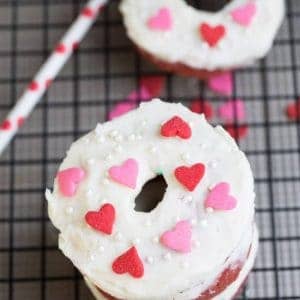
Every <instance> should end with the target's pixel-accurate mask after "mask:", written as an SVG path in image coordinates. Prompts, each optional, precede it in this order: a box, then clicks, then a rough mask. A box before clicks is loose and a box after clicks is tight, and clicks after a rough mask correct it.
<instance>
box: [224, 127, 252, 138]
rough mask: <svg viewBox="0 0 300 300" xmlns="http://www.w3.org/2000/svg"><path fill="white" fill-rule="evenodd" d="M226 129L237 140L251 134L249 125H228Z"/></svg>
mask: <svg viewBox="0 0 300 300" xmlns="http://www.w3.org/2000/svg"><path fill="white" fill-rule="evenodd" d="M224 128H225V130H226V131H227V132H228V133H229V134H230V135H231V136H232V137H233V138H234V139H236V140H239V139H242V138H245V137H246V136H247V135H248V133H249V126H248V125H235V124H227V125H225V126H224Z"/></svg>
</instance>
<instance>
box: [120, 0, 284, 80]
mask: <svg viewBox="0 0 300 300" xmlns="http://www.w3.org/2000/svg"><path fill="white" fill-rule="evenodd" d="M120 10H121V12H122V14H123V19H124V24H125V27H126V29H127V34H128V36H129V38H130V39H131V40H132V41H133V43H134V44H135V45H136V46H137V48H138V49H139V51H140V52H141V53H142V54H143V55H144V56H145V57H146V58H147V59H149V60H150V61H152V62H153V63H155V64H156V65H158V66H159V67H160V68H162V69H165V70H167V71H171V72H175V73H178V74H181V75H187V76H195V77H198V78H200V79H207V78H208V77H210V76H213V75H216V74H219V73H221V72H224V71H225V70H229V69H235V68H238V67H242V66H245V65H249V64H251V63H253V62H254V61H255V60H257V59H258V58H261V57H263V56H265V55H266V53H267V52H268V51H269V49H270V48H271V46H272V43H273V40H274V37H275V34H276V32H277V30H278V28H279V26H280V24H281V22H282V19H283V16H284V11H285V4H284V0H232V1H228V4H227V5H225V6H224V7H223V9H221V10H219V11H217V12H207V11H204V10H200V9H196V8H194V7H192V6H191V5H189V4H188V3H187V2H186V1H185V0H153V1H148V0H140V1H135V0H122V2H121V6H120Z"/></svg>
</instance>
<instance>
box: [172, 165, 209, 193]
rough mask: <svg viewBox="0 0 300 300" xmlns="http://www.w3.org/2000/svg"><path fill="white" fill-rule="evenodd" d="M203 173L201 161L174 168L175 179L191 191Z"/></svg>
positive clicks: (203, 168) (203, 167)
mask: <svg viewBox="0 0 300 300" xmlns="http://www.w3.org/2000/svg"><path fill="white" fill-rule="evenodd" d="M204 173H205V166H204V165H203V164H201V163H198V164H195V165H193V166H191V167H186V166H181V167H178V168H176V170H175V177H176V179H177V180H178V181H179V182H180V183H181V184H182V185H183V186H185V187H186V188H187V189H188V190H189V191H191V192H192V191H193V190H194V189H195V188H196V187H197V185H198V183H199V182H200V181H201V179H202V178H203V176H204Z"/></svg>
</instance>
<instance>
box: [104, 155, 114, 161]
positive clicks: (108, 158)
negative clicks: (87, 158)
mask: <svg viewBox="0 0 300 300" xmlns="http://www.w3.org/2000/svg"><path fill="white" fill-rule="evenodd" d="M112 158H113V157H112V155H111V154H107V155H106V157H105V160H106V161H110V160H112Z"/></svg>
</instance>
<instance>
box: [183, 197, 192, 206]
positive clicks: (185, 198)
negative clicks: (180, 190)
mask: <svg viewBox="0 0 300 300" xmlns="http://www.w3.org/2000/svg"><path fill="white" fill-rule="evenodd" d="M182 201H183V202H184V203H186V204H191V203H192V202H193V196H192V195H188V196H185V197H183V198H182Z"/></svg>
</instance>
